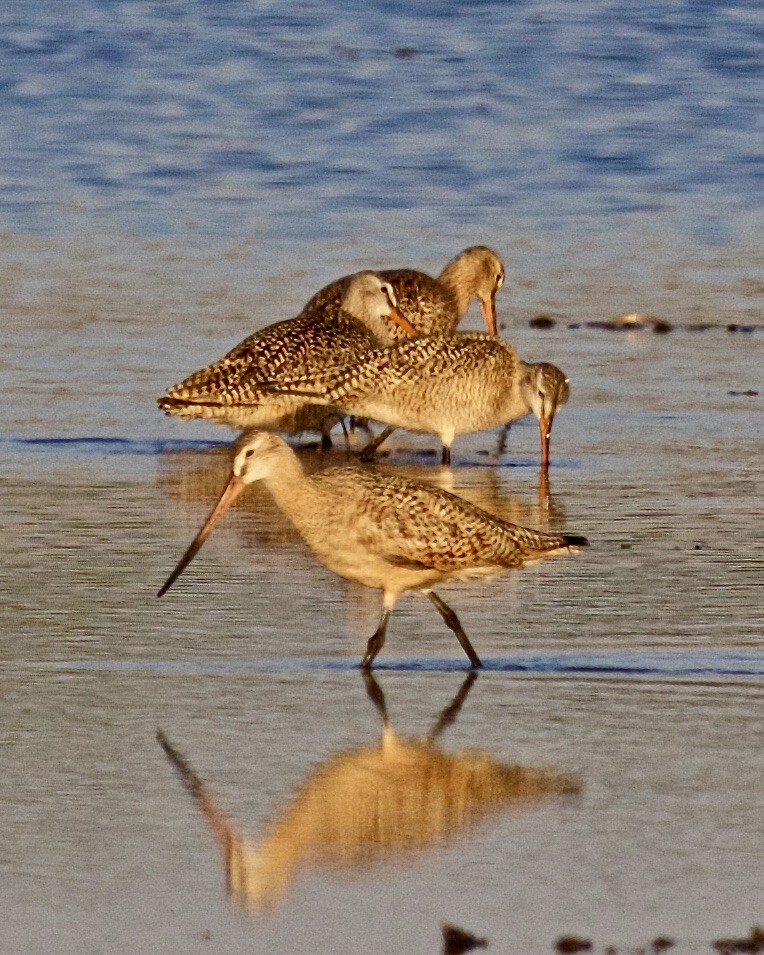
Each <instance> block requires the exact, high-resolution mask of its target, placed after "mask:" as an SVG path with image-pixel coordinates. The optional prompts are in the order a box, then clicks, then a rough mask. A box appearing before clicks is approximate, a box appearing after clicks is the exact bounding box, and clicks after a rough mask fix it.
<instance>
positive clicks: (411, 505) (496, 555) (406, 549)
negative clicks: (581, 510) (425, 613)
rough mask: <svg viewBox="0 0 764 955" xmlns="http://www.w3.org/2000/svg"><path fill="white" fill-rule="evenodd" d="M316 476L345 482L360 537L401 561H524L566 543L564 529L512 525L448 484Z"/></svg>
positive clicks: (426, 564) (337, 473)
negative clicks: (443, 486) (549, 531)
mask: <svg viewBox="0 0 764 955" xmlns="http://www.w3.org/2000/svg"><path fill="white" fill-rule="evenodd" d="M311 480H312V481H315V482H317V483H320V482H321V481H328V482H331V483H332V484H333V485H335V489H341V491H342V495H343V500H344V502H345V505H346V506H347V507H348V509H349V511H352V514H351V515H350V518H351V522H352V523H351V526H352V527H353V533H354V534H355V535H356V536H357V538H358V539H359V541H361V542H362V543H363V546H364V547H365V548H366V549H368V550H369V551H371V552H372V553H375V554H377V555H378V556H380V557H382V558H384V559H386V560H388V561H390V562H391V563H395V564H397V565H399V566H411V567H422V568H434V569H436V570H438V571H441V572H450V571H457V570H459V569H462V568H465V569H466V568H468V567H480V566H485V567H520V566H522V564H523V563H525V562H526V561H528V560H532V559H534V558H537V557H541V556H543V554H545V553H548V552H549V551H553V550H557V549H559V548H561V547H565V546H567V543H568V542H567V540H566V538H565V537H563V536H562V535H551V534H544V533H543V532H541V531H536V530H533V529H531V528H526V527H521V526H519V525H516V524H511V523H509V522H508V521H504V520H502V519H501V518H499V517H496V516H494V515H493V514H489V513H488V512H487V511H484V510H482V509H481V508H479V507H476V506H475V505H474V504H471V503H470V502H469V501H465V500H463V499H462V498H460V497H457V496H456V495H454V494H450V493H449V492H448V491H443V490H441V489H440V488H436V487H431V486H429V485H426V484H422V483H420V482H417V481H409V480H406V479H403V478H399V477H395V476H393V475H384V474H379V473H375V472H369V471H364V470H358V469H354V468H347V469H340V470H334V471H326V472H324V474H318V475H313V476H312V478H311ZM337 486H339V488H338V487H337Z"/></svg>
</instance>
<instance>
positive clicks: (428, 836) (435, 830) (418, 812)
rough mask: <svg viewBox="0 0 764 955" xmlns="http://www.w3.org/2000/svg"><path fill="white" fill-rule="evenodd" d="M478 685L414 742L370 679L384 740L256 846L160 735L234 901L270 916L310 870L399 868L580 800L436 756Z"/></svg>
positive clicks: (466, 686)
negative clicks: (489, 829) (497, 824)
mask: <svg viewBox="0 0 764 955" xmlns="http://www.w3.org/2000/svg"><path fill="white" fill-rule="evenodd" d="M476 679H477V674H475V673H470V674H469V675H468V676H467V677H466V679H465V681H464V683H463V684H462V686H461V688H460V689H459V692H458V693H457V695H456V697H455V698H454V700H453V702H452V703H451V704H450V705H449V706H448V707H446V709H444V710H443V712H442V713H441V714H440V716H439V717H438V718H437V720H436V721H435V723H434V724H433V727H432V729H431V730H430V732H429V733H428V734H427V736H425V737H424V738H409V737H402V736H399V735H398V734H396V733H395V732H394V730H393V729H392V727H391V725H390V721H389V719H388V714H387V707H386V705H385V698H384V695H383V693H382V690H381V688H380V686H379V684H378V683H377V681H376V680H375V679H374V677H373V676H371V674H370V673H365V674H364V680H365V683H366V690H367V693H368V696H369V698H370V699H371V701H372V702H373V703H374V706H375V708H376V710H377V712H378V714H379V716H380V720H381V723H382V737H381V740H380V741H379V742H378V743H375V744H372V745H366V746H356V747H353V748H351V749H346V750H343V751H341V752H339V753H336V754H335V755H334V756H331V757H329V758H328V759H326V760H324V761H323V762H321V763H319V764H318V765H317V766H315V767H314V768H313V769H312V770H311V772H310V773H309V775H308V776H307V777H306V779H305V780H304V781H303V782H302V784H301V785H300V786H299V787H298V789H297V791H296V792H295V794H294V795H293V796H292V797H291V798H290V799H289V800H288V801H287V802H286V803H285V804H284V805H283V806H281V807H280V808H279V809H278V810H277V812H276V813H275V816H274V819H273V822H272V823H271V825H270V827H269V828H268V830H267V832H266V833H265V835H264V836H263V837H262V838H261V839H260V840H259V841H257V842H250V841H248V840H247V839H245V838H244V837H243V836H242V835H241V834H240V832H239V830H238V828H237V827H236V825H235V823H234V822H233V821H232V820H231V819H230V818H229V817H228V816H227V815H226V814H225V813H224V812H223V811H222V810H221V809H220V807H219V806H218V805H217V801H216V799H215V796H214V794H213V793H212V791H211V790H209V789H208V788H207V785H206V784H205V783H204V782H203V781H202V780H201V779H200V778H199V776H198V775H197V774H196V773H195V772H194V770H193V769H192V768H191V766H190V765H189V763H188V762H187V760H186V759H185V758H184V757H183V756H182V755H181V754H180V753H179V752H178V751H177V750H176V749H175V748H174V746H173V745H172V744H171V743H170V742H169V740H168V739H167V738H166V736H164V734H163V733H161V732H160V733H158V734H157V738H158V739H159V742H160V744H161V745H162V747H163V749H164V751H165V753H166V754H167V757H168V758H169V760H170V762H171V763H172V764H173V766H174V767H175V769H176V770H177V772H178V774H179V776H180V778H181V780H182V782H183V784H184V786H185V787H186V789H187V791H188V792H189V793H190V794H191V795H192V796H193V798H194V800H195V801H196V803H197V805H198V806H199V808H200V809H201V811H202V812H203V814H204V816H205V818H206V820H207V822H208V823H209V825H210V827H211V829H212V831H213V833H214V835H215V838H216V839H217V841H218V843H219V844H220V845H221V847H222V849H223V852H224V857H225V867H226V878H227V885H228V893H229V895H230V896H231V897H232V898H234V899H235V900H236V902H237V903H239V904H240V905H241V906H243V907H244V908H246V909H248V910H250V911H252V912H261V913H265V912H271V911H273V910H274V909H275V908H276V906H278V905H279V904H280V903H281V902H282V900H283V899H284V897H285V895H286V893H287V891H288V890H289V888H290V886H291V885H292V883H293V882H294V881H295V879H296V878H297V876H298V874H299V872H300V870H301V869H303V868H305V867H309V866H313V867H316V868H324V869H328V870H331V871H334V872H338V873H339V872H343V871H345V872H347V871H353V870H355V871H357V870H359V869H364V868H369V867H371V866H373V865H375V864H379V863H383V862H393V863H395V862H398V863H403V862H405V861H406V859H411V858H413V857H415V856H416V855H417V854H418V853H421V852H423V851H425V850H427V849H430V848H435V847H436V846H438V845H443V844H445V843H447V842H449V841H450V840H451V839H453V838H454V837H456V836H457V835H459V834H464V833H469V832H471V831H473V830H474V829H475V828H476V827H477V826H478V825H479V824H480V823H481V822H483V821H484V820H486V819H487V818H488V817H489V816H490V815H492V814H496V813H499V812H503V811H510V810H519V809H529V808H532V807H533V806H535V805H536V804H538V803H539V802H541V801H542V800H544V799H549V798H552V797H555V796H562V795H566V794H574V793H576V792H578V785H577V783H576V781H575V779H573V778H572V777H571V776H569V775H565V774H563V773H560V772H558V771H557V770H555V769H552V768H545V769H535V768H532V767H528V766H518V765H507V764H504V763H500V762H498V761H497V760H496V759H495V758H494V757H493V756H491V755H490V754H489V753H486V752H483V751H479V750H464V751H461V752H456V753H449V752H445V751H444V750H442V749H440V747H439V746H438V745H437V740H438V738H439V737H440V736H441V735H442V733H443V732H444V730H445V729H446V728H447V727H448V726H449V725H451V723H453V721H454V720H455V719H456V717H457V715H458V713H459V710H460V709H461V707H462V705H463V703H464V701H465V699H466V698H467V695H468V693H469V691H470V689H471V687H472V685H473V684H474V682H475V680H476Z"/></svg>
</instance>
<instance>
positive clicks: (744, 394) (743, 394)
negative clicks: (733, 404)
mask: <svg viewBox="0 0 764 955" xmlns="http://www.w3.org/2000/svg"><path fill="white" fill-rule="evenodd" d="M727 394H728V395H731V396H732V397H733V398H758V397H759V393H758V391H754V390H753V388H749V389H748V391H728V392H727Z"/></svg>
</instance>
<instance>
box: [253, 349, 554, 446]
mask: <svg viewBox="0 0 764 955" xmlns="http://www.w3.org/2000/svg"><path fill="white" fill-rule="evenodd" d="M268 387H271V388H273V389H275V390H276V391H278V393H280V394H284V395H286V394H289V393H293V394H300V395H302V396H304V397H308V396H310V398H311V400H315V401H316V402H322V403H326V404H329V405H331V406H333V407H337V408H340V409H342V411H344V412H346V413H347V414H353V415H359V416H364V417H367V418H374V419H375V420H377V421H382V422H384V423H385V424H389V425H393V426H395V427H399V428H407V429H408V430H409V431H418V432H423V433H432V434H437V435H439V436H440V439H441V441H442V442H443V446H444V448H445V449H448V448H450V446H451V443H452V441H453V440H454V437H455V435H457V434H468V433H471V432H474V431H482V430H484V429H486V428H494V427H497V426H499V425H502V424H506V423H507V422H510V421H516V420H518V419H519V418H523V417H524V416H525V415H527V414H529V413H531V412H533V413H534V414H535V415H536V417H537V418H538V420H539V424H540V427H541V429H542V442H541V443H542V459H543V458H544V446H545V442H546V443H548V437H547V438H545V437H544V435H548V434H549V433H550V431H551V427H552V420H553V418H554V415H555V413H556V411H557V410H558V409H559V408H560V407H561V406H562V405H563V404H565V402H566V401H567V400H568V395H569V389H568V381H567V379H566V378H565V375H564V374H563V372H561V371H560V369H559V368H557V367H556V366H555V365H551V364H549V363H547V362H541V363H538V364H528V363H527V362H524V361H523V360H522V359H521V358H520V356H519V355H518V354H517V352H516V351H515V350H514V348H512V346H511V345H509V344H507V342H505V341H503V340H502V339H500V338H496V337H494V336H492V335H486V334H484V333H480V332H468V333H455V334H452V335H439V336H432V335H431V336H426V337H423V338H414V339H408V340H406V341H402V342H396V343H395V344H394V345H391V346H389V347H387V348H382V349H377V350H376V351H373V352H369V353H368V354H367V355H365V356H364V357H363V359H362V360H361V361H360V362H355V363H353V362H347V363H343V364H342V365H335V366H334V367H333V368H330V369H327V370H326V371H324V372H323V373H320V374H318V375H314V376H303V377H302V378H300V379H292V380H290V379H287V378H284V377H282V378H280V379H279V380H278V381H276V382H274V383H273V384H272V385H270V386H268ZM547 454H548V451H547Z"/></svg>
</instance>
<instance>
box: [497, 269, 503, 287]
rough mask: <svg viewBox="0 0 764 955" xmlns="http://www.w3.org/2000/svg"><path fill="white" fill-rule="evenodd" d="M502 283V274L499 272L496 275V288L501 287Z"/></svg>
mask: <svg viewBox="0 0 764 955" xmlns="http://www.w3.org/2000/svg"><path fill="white" fill-rule="evenodd" d="M503 284H504V276H503V275H502V274H501V272H499V274H498V275H497V276H496V288H501V287H502V285H503Z"/></svg>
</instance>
